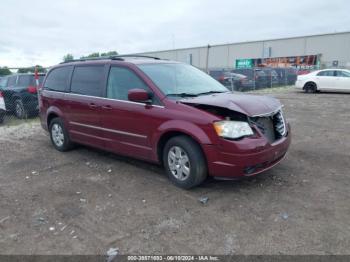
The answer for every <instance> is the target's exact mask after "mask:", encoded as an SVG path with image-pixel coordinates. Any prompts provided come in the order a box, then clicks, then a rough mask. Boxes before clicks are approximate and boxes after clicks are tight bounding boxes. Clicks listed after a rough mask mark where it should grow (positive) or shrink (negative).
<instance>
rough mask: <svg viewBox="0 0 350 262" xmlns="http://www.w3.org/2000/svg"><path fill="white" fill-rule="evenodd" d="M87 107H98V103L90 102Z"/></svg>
mask: <svg viewBox="0 0 350 262" xmlns="http://www.w3.org/2000/svg"><path fill="white" fill-rule="evenodd" d="M89 107H90V108H91V109H96V108H98V105H96V104H95V103H90V104H89Z"/></svg>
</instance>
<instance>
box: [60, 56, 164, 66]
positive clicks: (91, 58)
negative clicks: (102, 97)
mask: <svg viewBox="0 0 350 262" xmlns="http://www.w3.org/2000/svg"><path fill="white" fill-rule="evenodd" d="M124 57H125V58H128V57H131V58H132V57H135V58H149V59H155V60H160V58H159V57H154V56H146V55H112V56H100V57H87V58H80V59H72V60H67V61H64V62H61V63H60V64H65V63H72V62H84V61H96V60H106V59H111V60H120V61H124V59H123V58H124Z"/></svg>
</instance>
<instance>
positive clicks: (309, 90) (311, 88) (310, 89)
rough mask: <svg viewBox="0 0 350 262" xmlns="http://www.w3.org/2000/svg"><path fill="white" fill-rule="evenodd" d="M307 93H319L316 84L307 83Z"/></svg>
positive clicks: (305, 88) (305, 89)
mask: <svg viewBox="0 0 350 262" xmlns="http://www.w3.org/2000/svg"><path fill="white" fill-rule="evenodd" d="M304 91H305V93H316V92H317V86H316V84H315V83H312V82H311V83H307V84H306V85H305V87H304Z"/></svg>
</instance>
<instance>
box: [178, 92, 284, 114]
mask: <svg viewBox="0 0 350 262" xmlns="http://www.w3.org/2000/svg"><path fill="white" fill-rule="evenodd" d="M180 102H181V103H183V104H192V105H193V104H196V105H209V106H215V107H222V108H227V109H230V110H233V111H236V112H239V113H242V114H245V115H247V116H250V117H253V116H258V115H265V114H270V113H272V112H275V111H277V110H279V109H280V108H281V106H282V105H281V103H280V102H279V101H278V100H277V99H276V98H273V97H268V96H260V95H245V94H236V93H218V94H213V95H205V96H198V97H194V98H187V99H182V100H180Z"/></svg>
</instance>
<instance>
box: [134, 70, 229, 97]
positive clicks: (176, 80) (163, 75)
mask: <svg viewBox="0 0 350 262" xmlns="http://www.w3.org/2000/svg"><path fill="white" fill-rule="evenodd" d="M138 67H139V68H140V69H141V70H142V71H143V72H144V73H145V74H146V75H147V76H148V77H149V78H151V80H152V81H153V82H154V83H155V84H156V85H157V86H158V88H160V90H161V91H162V92H163V93H164V94H165V95H166V96H169V97H186V96H189V97H190V96H199V95H205V94H211V93H223V92H228V89H227V88H226V87H224V86H223V85H221V84H220V83H219V82H218V81H216V80H215V79H213V78H212V77H210V76H209V75H207V74H206V73H204V72H202V71H201V70H199V69H197V68H195V67H193V66H190V65H186V64H175V63H173V64H172V63H169V64H142V65H138Z"/></svg>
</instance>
